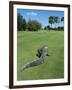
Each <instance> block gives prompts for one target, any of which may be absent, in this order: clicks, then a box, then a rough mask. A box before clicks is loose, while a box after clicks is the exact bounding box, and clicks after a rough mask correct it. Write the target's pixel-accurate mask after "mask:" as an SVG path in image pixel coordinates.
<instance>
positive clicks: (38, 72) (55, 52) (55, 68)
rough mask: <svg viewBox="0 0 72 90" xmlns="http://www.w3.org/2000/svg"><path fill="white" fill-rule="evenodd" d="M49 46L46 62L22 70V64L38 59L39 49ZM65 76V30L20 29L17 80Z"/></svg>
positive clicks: (18, 35) (18, 33)
mask: <svg viewBox="0 0 72 90" xmlns="http://www.w3.org/2000/svg"><path fill="white" fill-rule="evenodd" d="M43 45H47V46H48V54H49V55H50V56H46V58H45V62H44V63H43V64H41V65H39V66H35V67H31V68H28V69H26V70H24V71H22V72H20V70H21V68H22V66H23V65H24V64H26V63H28V62H30V61H33V60H36V59H38V57H37V56H36V53H37V50H38V49H39V48H40V47H42V46H43ZM59 78H64V32H63V31H45V30H40V31H36V32H33V31H31V32H30V31H18V32H17V80H19V81H20V80H38V79H59Z"/></svg>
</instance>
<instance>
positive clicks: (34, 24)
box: [27, 20, 42, 31]
mask: <svg viewBox="0 0 72 90" xmlns="http://www.w3.org/2000/svg"><path fill="white" fill-rule="evenodd" d="M41 27H42V25H41V23H39V22H38V21H37V20H29V21H28V24H27V29H28V30H29V31H38V30H39V29H41Z"/></svg>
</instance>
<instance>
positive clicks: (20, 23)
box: [17, 13, 26, 31]
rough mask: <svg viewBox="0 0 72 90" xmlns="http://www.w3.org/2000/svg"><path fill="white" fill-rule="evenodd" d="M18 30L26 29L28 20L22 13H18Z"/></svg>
mask: <svg viewBox="0 0 72 90" xmlns="http://www.w3.org/2000/svg"><path fill="white" fill-rule="evenodd" d="M17 30H18V31H23V30H26V20H25V19H24V18H23V16H21V15H20V13H18V14H17Z"/></svg>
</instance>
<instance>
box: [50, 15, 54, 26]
mask: <svg viewBox="0 0 72 90" xmlns="http://www.w3.org/2000/svg"><path fill="white" fill-rule="evenodd" d="M49 23H50V24H51V28H52V24H54V16H50V17H49Z"/></svg>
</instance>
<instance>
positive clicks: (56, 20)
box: [54, 17, 59, 28]
mask: <svg viewBox="0 0 72 90" xmlns="http://www.w3.org/2000/svg"><path fill="white" fill-rule="evenodd" d="M54 23H55V28H56V26H57V23H59V17H54Z"/></svg>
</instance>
